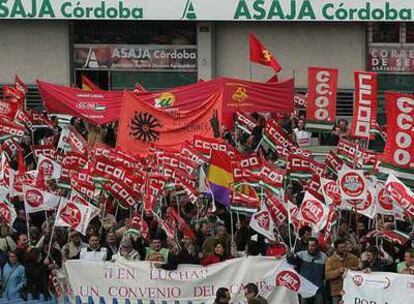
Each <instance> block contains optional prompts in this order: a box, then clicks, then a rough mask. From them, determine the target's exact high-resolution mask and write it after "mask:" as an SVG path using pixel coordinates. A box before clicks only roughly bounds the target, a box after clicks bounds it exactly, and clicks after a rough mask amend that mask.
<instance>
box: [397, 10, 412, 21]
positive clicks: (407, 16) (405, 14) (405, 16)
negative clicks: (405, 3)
mask: <svg viewBox="0 0 414 304" xmlns="http://www.w3.org/2000/svg"><path fill="white" fill-rule="evenodd" d="M399 15H400V19H401V20H406V21H410V20H411V18H412V13H411V10H410V9H409V8H403V9H402V10H401V11H400V14H399Z"/></svg>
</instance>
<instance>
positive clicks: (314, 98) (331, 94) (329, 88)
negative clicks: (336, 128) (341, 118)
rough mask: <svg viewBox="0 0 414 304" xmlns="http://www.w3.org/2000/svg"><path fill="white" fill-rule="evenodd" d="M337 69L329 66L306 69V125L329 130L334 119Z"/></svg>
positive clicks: (311, 127)
mask: <svg viewBox="0 0 414 304" xmlns="http://www.w3.org/2000/svg"><path fill="white" fill-rule="evenodd" d="M337 86H338V70H337V69H329V68H309V69H308V107H307V109H306V120H307V121H308V123H307V127H308V128H310V129H316V130H326V131H330V130H331V129H332V127H333V125H334V124H335V120H336V91H337Z"/></svg>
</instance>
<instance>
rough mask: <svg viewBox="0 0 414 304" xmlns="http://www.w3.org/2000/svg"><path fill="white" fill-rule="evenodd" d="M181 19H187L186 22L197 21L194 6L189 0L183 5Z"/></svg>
mask: <svg viewBox="0 0 414 304" xmlns="http://www.w3.org/2000/svg"><path fill="white" fill-rule="evenodd" d="M181 19H188V20H195V19H197V14H196V11H195V9H194V4H193V2H192V1H191V0H187V3H186V4H185V7H184V11H183V15H182V16H181Z"/></svg>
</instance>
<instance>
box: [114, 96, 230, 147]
mask: <svg viewBox="0 0 414 304" xmlns="http://www.w3.org/2000/svg"><path fill="white" fill-rule="evenodd" d="M221 104H222V93H221V92H218V93H216V94H214V95H212V96H211V97H210V98H208V99H207V100H206V101H205V102H204V103H203V104H201V105H200V106H199V107H198V108H196V109H194V110H192V111H177V112H171V113H170V112H167V111H165V110H163V109H159V108H155V107H153V106H151V105H148V104H146V103H145V102H143V101H141V100H140V99H139V98H137V97H136V96H135V95H133V94H132V93H130V92H124V101H123V103H122V109H121V116H120V119H119V129H118V139H117V147H122V148H123V149H125V150H126V151H129V152H131V153H134V154H141V155H147V154H148V153H149V152H150V145H151V144H153V143H157V144H158V145H159V146H161V147H162V148H167V149H168V148H170V149H171V148H179V147H180V146H181V143H182V142H183V141H185V140H192V139H193V137H194V135H202V136H206V137H213V136H214V135H217V134H216V133H217V132H220V131H219V130H216V129H213V128H212V125H217V123H218V126H220V122H221Z"/></svg>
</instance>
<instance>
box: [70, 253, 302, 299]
mask: <svg viewBox="0 0 414 304" xmlns="http://www.w3.org/2000/svg"><path fill="white" fill-rule="evenodd" d="M280 264H281V261H280V260H276V259H274V258H270V257H255V256H251V257H249V258H238V259H232V260H228V261H225V262H222V263H218V264H213V265H211V266H208V267H201V266H192V265H179V267H178V269H177V270H173V271H166V270H163V269H157V268H155V267H153V265H152V264H151V263H150V262H134V263H129V262H123V263H120V262H115V263H102V262H93V261H82V260H70V261H67V262H66V264H65V268H66V271H67V274H68V281H69V284H70V286H71V288H72V291H73V294H74V295H78V296H80V297H81V298H82V299H83V300H84V301H85V300H87V297H88V296H91V297H92V298H93V299H94V300H95V301H97V300H99V297H102V298H103V299H104V300H105V302H106V303H112V299H113V298H115V299H117V300H118V302H119V303H121V302H122V303H123V302H124V300H125V299H129V300H130V302H131V303H154V304H155V303H156V304H161V303H163V304H169V303H174V304H180V303H185V304H202V303H204V304H207V303H212V302H213V301H214V298H215V293H216V291H217V289H218V288H220V287H227V288H229V290H230V294H231V297H232V303H234V304H238V303H245V298H244V290H243V286H245V285H246V284H247V283H250V282H255V283H256V284H257V285H258V287H259V291H260V294H261V295H263V296H264V297H265V298H266V299H267V300H268V301H269V303H289V304H296V303H298V298H297V295H296V294H295V293H293V292H292V291H290V290H288V289H287V288H286V287H284V286H279V287H276V288H274V280H272V277H273V274H274V272H275V270H276V268H277V267H278V266H279V265H280ZM140 301H141V302H140Z"/></svg>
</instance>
